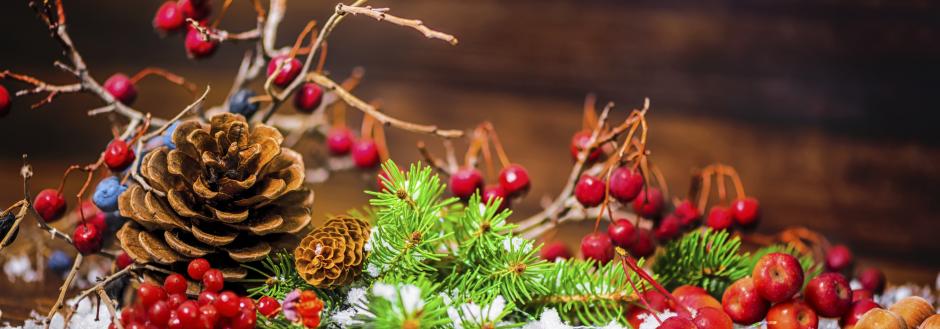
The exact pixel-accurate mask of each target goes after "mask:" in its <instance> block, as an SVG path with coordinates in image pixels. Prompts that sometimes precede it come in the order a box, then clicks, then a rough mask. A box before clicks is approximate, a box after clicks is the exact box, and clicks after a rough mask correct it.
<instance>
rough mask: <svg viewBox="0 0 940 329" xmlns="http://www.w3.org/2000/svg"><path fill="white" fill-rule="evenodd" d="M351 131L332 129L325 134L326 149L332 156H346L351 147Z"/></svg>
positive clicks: (352, 138)
mask: <svg viewBox="0 0 940 329" xmlns="http://www.w3.org/2000/svg"><path fill="white" fill-rule="evenodd" d="M353 140H354V137H353V134H352V131H350V130H349V129H346V128H333V129H330V132H328V133H327V134H326V147H327V149H329V151H330V154H332V155H346V154H349V151H350V150H352V146H353Z"/></svg>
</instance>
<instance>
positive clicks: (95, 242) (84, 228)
mask: <svg viewBox="0 0 940 329" xmlns="http://www.w3.org/2000/svg"><path fill="white" fill-rule="evenodd" d="M101 240H102V234H101V231H99V230H98V228H96V227H95V225H93V224H91V223H83V224H78V226H76V227H75V232H73V233H72V244H74V245H75V249H78V252H80V253H82V254H83V255H88V254H93V253H96V252H98V251H100V250H101Z"/></svg>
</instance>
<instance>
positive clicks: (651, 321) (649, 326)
mask: <svg viewBox="0 0 940 329" xmlns="http://www.w3.org/2000/svg"><path fill="white" fill-rule="evenodd" d="M656 315H657V316H658V317H659V321H666V319H668V318H671V317H674V316H676V315H678V314H676V313H675V312H672V311H664V312H662V313H659V314H656ZM639 318H640V319H641V320H643V322H641V323H640V327H639V328H637V329H656V328H659V321H656V317H655V316H653V315H652V314H648V313H646V314H641V315H640V316H639Z"/></svg>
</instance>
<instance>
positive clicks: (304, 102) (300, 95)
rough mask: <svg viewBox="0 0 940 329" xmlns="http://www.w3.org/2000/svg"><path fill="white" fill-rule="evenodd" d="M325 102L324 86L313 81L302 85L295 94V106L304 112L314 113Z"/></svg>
mask: <svg viewBox="0 0 940 329" xmlns="http://www.w3.org/2000/svg"><path fill="white" fill-rule="evenodd" d="M322 102H323V88H321V87H320V86H319V85H317V84H315V83H311V82H307V83H304V84H302V85H300V90H297V92H296V93H295V94H294V107H296V108H297V110H298V111H300V112H303V113H313V111H314V110H316V109H317V108H318V107H320V103H322Z"/></svg>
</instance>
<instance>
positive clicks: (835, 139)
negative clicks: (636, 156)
mask: <svg viewBox="0 0 940 329" xmlns="http://www.w3.org/2000/svg"><path fill="white" fill-rule="evenodd" d="M216 2H219V1H216ZM159 4H160V2H159V1H130V2H129V1H116V0H98V1H69V0H66V1H65V5H66V9H67V11H68V13H69V22H70V31H71V33H72V36H73V38H74V39H75V40H74V41H75V42H76V45H77V46H78V48H79V49H80V50H81V51H82V53H83V55H84V56H85V59H86V61H87V62H88V65H89V67H90V68H91V70H92V73H93V74H94V76H95V77H97V78H99V79H100V81H103V80H104V79H105V78H107V77H108V76H109V75H111V74H112V73H115V72H119V71H120V72H126V73H129V74H131V73H133V72H136V71H137V70H139V69H141V68H144V67H147V66H158V67H163V68H166V69H169V70H171V71H173V72H176V73H179V74H181V75H184V76H186V77H187V78H188V79H190V80H192V81H193V82H195V83H196V84H197V85H200V86H204V85H206V84H209V85H211V86H212V87H213V91H212V93H211V94H210V96H209V99H210V102H211V103H219V102H221V101H222V99H223V97H224V96H225V94H226V93H227V90H228V88H229V86H230V82H231V78H232V77H233V76H234V73H235V70H236V68H237V66H238V62H239V60H240V58H241V55H242V52H243V50H244V49H245V48H246V47H248V46H249V45H247V44H225V45H223V46H222V47H221V48H220V49H219V52H218V53H217V54H216V55H215V56H214V57H213V58H212V59H210V60H206V61H199V62H194V61H189V60H187V59H186V56H185V54H184V51H183V45H182V39H181V38H180V37H178V36H174V37H167V38H162V39H161V38H160V37H158V36H157V34H156V33H154V31H153V30H152V28H151V19H152V15H153V13H154V11H155V10H156V8H157V7H158V6H159ZM216 5H217V6H218V3H216ZM334 5H335V3H333V2H329V1H298V0H294V1H291V2H290V3H289V10H288V15H287V19H286V21H285V23H284V24H282V27H281V30H280V39H279V40H278V41H279V44H281V45H285V44H288V43H290V42H293V39H294V36H295V35H296V34H297V33H298V32H299V31H300V30H301V29H302V27H303V25H304V24H305V23H306V21H307V20H309V19H318V20H320V21H321V22H322V21H323V20H325V19H326V17H328V16H329V14H330V13H331V12H332V8H333V6H334ZM373 5H374V6H376V7H382V6H390V7H392V13H394V14H397V15H400V16H403V17H414V18H420V19H422V20H423V21H424V22H425V23H426V24H428V25H429V26H431V27H433V28H436V29H440V30H442V31H445V32H448V33H452V34H454V35H456V36H458V37H459V38H460V44H459V45H458V46H449V45H447V44H446V43H443V42H439V41H436V40H427V39H425V38H423V37H421V36H420V34H417V33H415V32H414V31H410V30H407V29H404V28H401V27H396V26H392V25H389V24H385V23H378V22H375V21H374V20H371V19H368V18H365V17H353V18H350V19H348V20H346V21H345V22H344V23H343V24H342V25H341V26H340V27H339V28H338V29H337V30H336V32H335V33H334V34H333V36H332V37H331V39H330V43H329V46H330V49H329V59H328V61H327V68H328V70H329V71H330V72H332V73H333V74H334V75H335V76H337V77H345V76H346V75H348V74H349V72H350V71H351V70H352V68H353V67H355V66H359V65H361V66H364V67H365V68H366V78H365V82H364V84H363V85H362V86H361V88H360V89H359V90H357V92H356V94H358V95H360V96H361V97H362V98H364V99H367V100H371V99H376V98H380V99H381V100H382V102H383V108H384V109H386V110H387V112H388V113H390V114H392V115H394V116H397V117H400V118H403V119H406V120H409V121H413V122H421V123H433V124H437V125H440V126H444V127H448V128H468V127H471V126H473V125H475V124H476V123H478V122H480V121H482V120H490V121H492V122H493V124H494V125H495V126H496V128H497V129H498V130H499V131H500V132H501V135H502V139H503V140H504V143H505V145H506V148H507V150H508V152H509V155H510V157H511V158H512V159H513V161H515V162H519V163H522V164H524V165H525V166H526V167H528V168H529V170H530V173H531V176H532V177H533V189H532V191H531V192H530V194H529V195H528V197H527V198H526V199H525V200H524V202H522V203H521V204H519V205H517V206H516V207H515V209H514V210H515V211H516V212H517V214H519V215H520V216H526V215H528V214H532V213H534V212H536V211H537V210H538V204H539V200H540V198H542V197H543V196H545V195H552V196H554V195H555V194H556V193H557V191H558V190H560V189H561V185H562V184H563V183H564V180H565V178H566V175H567V173H568V172H569V170H570V164H571V160H570V158H569V155H568V143H569V139H570V137H571V134H572V133H574V132H575V131H576V130H578V129H580V125H581V123H580V119H581V113H580V109H581V103H582V100H583V97H584V95H585V94H586V93H588V92H596V93H597V94H598V96H599V99H600V100H602V101H608V100H609V101H614V102H616V103H617V104H618V109H619V110H620V112H621V113H620V115H619V116H618V118H622V117H624V114H625V112H627V111H628V110H629V109H630V108H633V107H638V106H640V105H641V103H642V100H643V97H650V98H651V99H652V104H653V106H652V109H651V111H650V115H649V117H650V127H651V133H652V134H651V136H650V138H651V144H650V148H651V149H652V151H653V157H654V159H655V161H656V162H657V164H658V165H659V166H660V167H661V168H662V170H663V171H664V173H665V174H666V177H667V178H668V182H669V184H670V188H671V190H672V191H685V190H686V189H687V188H688V184H689V183H688V181H689V174H690V172H691V169H692V168H695V167H701V166H704V165H707V164H709V163H713V162H724V163H727V164H730V165H732V166H735V167H736V168H738V171H739V172H740V173H741V175H742V176H743V178H744V182H745V184H746V186H747V189H748V193H749V194H753V195H755V196H757V197H758V198H759V199H760V200H761V206H762V209H763V212H764V216H763V222H762V223H761V225H760V227H759V231H761V232H766V233H771V232H776V231H778V230H780V229H782V228H784V227H787V226H792V225H803V226H807V227H810V228H812V229H815V230H819V231H821V232H823V233H824V234H825V235H826V236H827V237H828V238H829V239H830V240H831V241H833V242H837V243H844V244H847V245H848V246H849V247H851V248H852V250H853V251H854V252H855V253H856V255H857V257H858V258H859V262H860V263H861V264H863V265H875V266H882V267H883V268H884V269H885V271H886V272H887V274H888V278H889V280H891V281H894V282H904V281H915V282H919V283H923V284H930V283H932V282H934V281H935V279H936V275H937V272H938V270H940V256H938V255H940V242H938V239H937V236H938V234H940V225H938V224H937V223H938V220H940V218H938V215H937V213H938V212H940V198H938V195H940V166H938V165H937V164H938V163H940V130H938V129H937V128H936V127H935V126H936V124H937V123H938V122H940V120H938V119H940V115H938V114H937V110H938V109H940V102H938V100H937V99H938V98H937V97H936V92H937V90H940V61H938V59H940V42H937V41H938V40H940V20H938V17H937V15H936V13H937V12H940V4H937V3H934V2H929V1H916V0H901V1H887V2H882V1H807V0H793V1H704V2H701V1H699V2H694V3H685V2H679V1H632V2H624V1H531V0H516V1H497V0H475V1H462V0H434V1H396V2H392V1H379V2H376V3H374V4H373ZM0 18H2V21H3V26H4V29H3V31H4V32H3V33H0V69H11V70H14V71H18V72H25V73H30V74H34V75H36V76H38V77H41V78H43V79H47V80H49V81H51V82H57V83H66V82H72V80H69V77H68V76H67V75H65V74H63V73H61V72H58V71H56V70H55V69H54V68H53V67H52V62H53V61H54V60H56V59H58V58H59V57H58V56H60V48H59V47H58V45H57V44H56V43H55V42H53V41H52V40H51V39H50V38H48V36H47V31H46V30H45V28H44V26H43V25H42V24H41V23H39V21H38V20H37V19H36V18H35V17H34V15H33V12H32V11H31V10H30V9H29V8H27V6H26V4H25V1H2V2H0ZM253 24H254V23H253V18H252V12H251V11H250V9H249V4H248V2H247V1H236V2H235V4H234V5H233V11H232V12H231V13H230V14H229V16H228V17H226V19H225V21H224V22H223V23H222V27H223V28H226V29H230V30H245V29H249V28H251V27H252V26H253ZM3 84H4V85H5V86H8V87H12V88H14V89H18V88H22V86H20V85H12V84H11V83H8V82H3ZM138 89H139V91H140V96H139V98H138V101H137V103H136V104H135V107H136V108H138V109H140V110H142V111H148V112H153V113H154V114H155V115H158V116H162V117H166V116H169V115H172V114H173V113H176V112H177V111H178V110H179V109H181V108H182V107H183V106H185V105H186V104H188V103H189V102H190V101H191V100H192V99H193V96H191V95H189V94H188V93H187V92H186V91H184V90H183V89H181V88H178V87H176V86H172V85H169V84H167V83H165V82H163V81H160V80H158V79H147V80H145V81H143V82H142V83H141V84H140V85H139V86H138ZM33 101H38V98H30V99H17V100H16V105H15V108H14V109H13V113H11V114H10V115H8V116H7V117H5V118H3V119H2V120H0V131H2V132H3V133H2V135H3V136H4V137H3V138H0V184H2V185H0V186H3V187H4V188H3V189H0V202H2V204H4V205H6V204H10V203H12V202H14V201H15V200H16V199H17V198H19V197H21V195H20V185H19V184H20V181H19V176H18V168H19V164H20V154H22V153H29V154H30V158H31V160H32V162H33V164H34V166H35V170H36V178H35V179H34V182H33V186H34V190H38V189H39V188H42V187H48V186H53V185H54V184H56V183H57V182H58V179H59V177H60V175H61V172H62V171H63V170H64V169H65V168H66V167H67V166H68V165H69V164H73V163H86V162H90V161H93V160H94V158H95V154H96V152H98V151H99V150H100V149H101V148H102V147H103V146H104V145H105V144H106V143H107V141H108V139H109V136H110V132H109V130H108V122H107V120H106V119H104V118H88V117H86V116H85V112H86V111H87V110H89V109H92V108H95V107H98V106H100V105H101V104H100V101H99V100H97V99H95V98H93V97H91V96H87V95H65V96H61V97H59V98H58V99H57V100H56V101H55V103H54V104H52V105H49V106H45V107H43V108H41V109H38V110H29V109H28V104H30V103H31V102H33ZM285 110H286V111H292V109H290V108H287V109H285ZM353 119H354V121H353V123H354V124H358V120H359V119H358V117H354V118H353ZM389 135H390V136H389V139H390V141H391V154H392V156H393V158H394V159H396V160H398V161H399V162H409V161H414V160H418V159H419V155H418V153H417V151H416V148H415V146H414V145H415V143H416V142H417V141H418V140H419V139H424V140H426V141H428V142H429V143H430V144H431V145H432V146H433V149H434V150H435V151H437V152H440V147H439V146H440V143H438V142H437V141H436V140H433V139H431V138H429V137H427V136H417V135H414V134H410V133H404V132H401V131H394V130H392V131H389ZM372 182H373V173H357V172H347V173H342V174H339V175H336V176H334V177H333V178H332V180H331V181H330V182H329V183H328V185H320V186H317V187H316V192H317V199H316V201H315V205H314V212H315V221H317V222H320V221H322V220H323V219H324V218H325V216H326V214H328V213H339V212H344V211H345V210H346V209H348V208H351V207H357V206H360V205H362V204H363V202H364V201H365V200H366V199H367V198H366V196H365V195H364V194H362V193H361V191H362V190H363V189H364V188H371V185H369V184H374V183H372ZM77 184H78V182H77V180H76V181H73V183H72V184H70V185H69V186H70V188H72V189H77V186H76V185H77ZM589 229H590V228H589V227H588V225H584V226H582V225H571V227H570V229H568V227H566V230H565V232H571V233H570V234H564V235H563V238H564V239H565V240H566V241H568V242H569V244H570V246H571V247H572V248H576V247H577V241H579V239H580V236H581V235H582V234H583V233H584V232H587V231H588V230H589ZM25 243H29V241H19V242H18V244H25ZM60 247H61V246H60ZM52 281H54V280H52ZM58 284H59V282H47V283H46V284H45V285H21V284H20V285H16V284H10V283H8V282H6V280H5V279H0V289H3V291H4V293H2V294H0V296H2V297H0V309H2V310H3V311H4V320H6V319H11V318H12V319H17V318H21V317H22V316H23V315H25V312H27V310H29V309H31V308H36V307H38V308H40V309H45V308H48V307H49V305H50V304H51V302H52V301H51V300H50V299H51V298H54V294H55V287H57V286H58ZM34 289H40V290H39V291H41V292H36V290H34ZM39 295H41V296H42V298H37V296H39ZM24 297H26V298H27V299H28V301H29V302H28V303H24V300H23V299H22V298H24Z"/></svg>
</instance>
